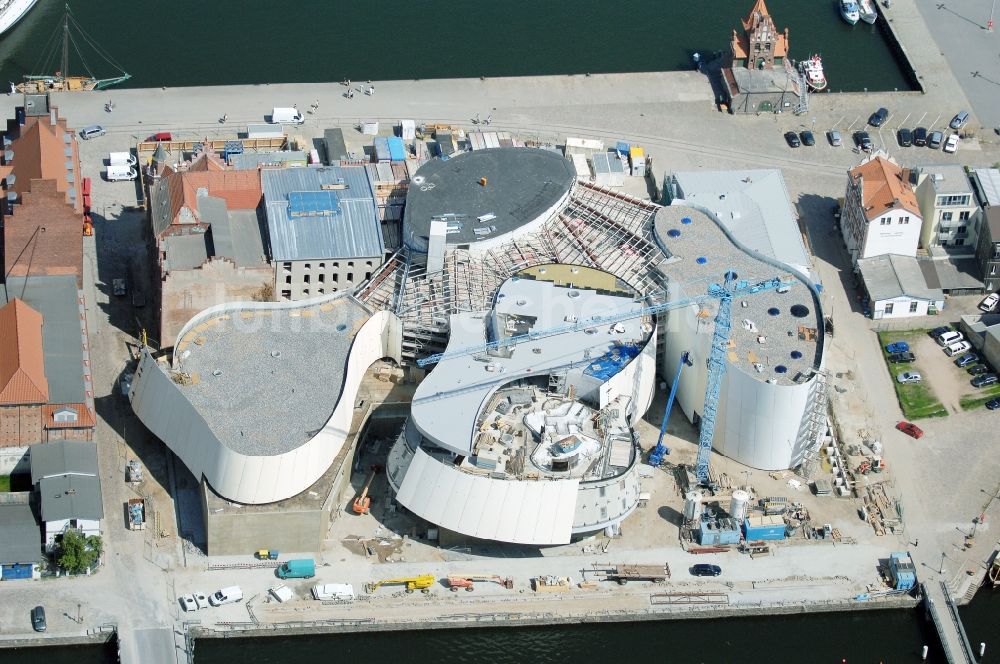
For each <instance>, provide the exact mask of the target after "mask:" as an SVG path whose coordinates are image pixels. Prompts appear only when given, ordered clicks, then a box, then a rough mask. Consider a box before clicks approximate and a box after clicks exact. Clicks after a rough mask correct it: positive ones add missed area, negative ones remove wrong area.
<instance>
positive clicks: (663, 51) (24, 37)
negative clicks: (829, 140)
mask: <svg viewBox="0 0 1000 664" xmlns="http://www.w3.org/2000/svg"><path fill="white" fill-rule="evenodd" d="M63 4H64V0H39V3H38V5H37V6H36V7H35V9H33V10H32V12H31V13H30V14H29V15H28V16H27V18H25V19H24V20H23V21H22V22H21V23H20V24H19V25H18V26H17V27H16V28H15V29H14V30H12V31H10V32H8V33H7V34H5V35H3V36H2V37H0V81H7V80H10V81H17V80H19V79H20V77H21V75H22V74H24V73H27V72H28V71H29V70H33V69H35V65H36V64H38V63H39V58H40V56H41V53H42V52H43V50H44V49H43V46H44V45H45V43H46V42H47V41H48V39H49V37H50V35H51V34H52V33H53V31H54V30H55V29H56V28H57V26H58V25H60V24H61V17H62V6H63ZM70 4H71V7H72V8H73V11H74V15H75V16H76V17H77V20H78V21H79V23H80V24H81V25H82V26H83V28H84V29H85V30H86V31H87V33H88V34H89V35H90V36H91V37H93V38H94V40H95V41H96V42H97V43H99V44H100V45H101V46H102V47H103V48H104V49H105V50H106V51H107V52H108V53H109V54H110V55H111V56H112V58H113V59H114V60H115V61H117V62H118V63H120V64H121V65H122V66H123V67H124V68H125V69H126V70H127V71H128V72H129V73H131V74H132V75H133V79H132V80H131V81H129V82H128V84H127V85H128V86H129V87H159V86H171V87H173V86H184V85H218V84H227V83H231V84H235V83H282V82H303V81H341V80H343V79H344V78H351V79H353V80H365V79H372V80H391V79H413V78H449V77H469V76H523V75H534V74H582V73H587V72H590V73H602V72H630V71H663V70H677V69H688V68H691V54H692V53H694V52H695V51H699V52H702V53H712V52H715V51H726V52H728V49H729V38H730V34H731V31H732V30H733V29H734V28H739V27H740V23H739V21H740V19H741V18H742V17H743V16H745V15H746V14H747V12H748V11H749V10H750V7H751V6H752V4H753V3H752V1H751V0H711V2H701V3H698V2H680V1H679V0H617V1H616V2H609V1H608V0H574V1H572V2H568V1H565V0H563V1H561V2H560V1H557V0H548V1H541V2H540V1H538V0H504V1H503V2H483V3H478V2H477V3H472V2H468V0H421V1H420V2H412V1H404V0H381V1H373V0H337V1H336V2H331V1H329V0H296V1H295V2H289V3H273V2H272V3H265V2H262V1H260V0H171V1H170V2H156V1H152V2H151V1H146V2H133V1H127V0H87V1H86V2H84V0H70ZM768 8H769V10H770V12H771V14H772V16H774V18H775V22H776V24H777V26H778V29H779V30H780V29H783V28H785V27H788V28H789V30H790V45H791V48H790V52H791V55H792V57H793V58H795V59H803V58H806V57H808V56H809V55H811V54H812V53H820V54H822V56H823V61H824V63H825V67H826V74H827V79H828V80H829V81H830V89H831V91H837V90H845V91H847V90H852V91H857V90H861V89H863V88H868V89H869V90H892V89H894V88H899V89H906V88H907V87H908V83H907V81H906V79H905V77H904V76H903V73H902V70H901V69H900V65H899V63H897V61H896V59H895V58H894V57H893V55H892V52H891V51H890V49H889V46H888V44H887V42H886V39H885V37H884V36H883V35H882V34H881V32H880V31H879V30H878V29H876V28H875V27H873V26H869V25H867V24H862V23H859V24H858V25H856V26H853V27H852V26H849V25H847V24H846V23H844V21H843V20H841V18H840V15H839V13H838V10H837V5H836V3H835V0H769V2H768ZM881 20H883V19H880V21H881ZM81 50H82V51H83V53H84V55H85V56H86V57H85V59H86V61H87V62H88V63H89V64H90V66H91V68H92V70H93V73H94V74H95V75H97V76H106V75H110V73H111V71H110V70H108V69H107V68H102V67H100V66H99V64H100V63H99V59H98V58H96V57H95V56H94V55H93V53H92V52H91V51H90V50H89V49H84V48H81ZM57 60H58V58H56V61H57ZM56 61H53V64H52V67H51V69H50V70H49V71H48V72H45V73H51V71H54V70H55V69H58V65H57V64H56ZM72 61H73V60H71V62H72ZM77 62H78V61H77ZM70 70H71V72H73V73H78V70H79V67H78V66H72V65H71V67H70ZM36 71H37V70H36ZM38 73H42V72H38ZM0 85H2V83H0Z"/></svg>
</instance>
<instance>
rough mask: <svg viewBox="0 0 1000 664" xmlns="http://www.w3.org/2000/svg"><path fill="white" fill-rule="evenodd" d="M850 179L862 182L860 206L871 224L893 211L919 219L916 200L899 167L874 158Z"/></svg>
mask: <svg viewBox="0 0 1000 664" xmlns="http://www.w3.org/2000/svg"><path fill="white" fill-rule="evenodd" d="M850 175H851V178H852V179H854V180H857V179H858V178H861V206H862V208H863V210H862V211H863V212H864V214H865V218H866V219H868V221H872V220H873V219H877V218H878V217H881V216H882V215H883V214H885V212H886V211H887V210H890V209H893V208H902V209H904V210H907V211H909V212H912V213H913V214H914V215H916V216H917V218H920V206H918V205H917V196H916V194H914V193H913V187H911V186H910V183H909V182H908V181H907V180H906V177H905V174H904V169H902V168H901V167H900V166H899V164H897V163H895V162H893V161H891V160H889V159H885V158H884V157H875V158H873V159H870V160H868V161H866V162H865V163H863V164H861V165H860V166H856V167H855V168H852V169H851V171H850Z"/></svg>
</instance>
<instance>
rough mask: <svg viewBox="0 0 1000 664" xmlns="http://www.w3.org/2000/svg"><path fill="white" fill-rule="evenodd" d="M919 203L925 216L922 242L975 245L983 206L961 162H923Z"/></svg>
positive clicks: (917, 190) (926, 243)
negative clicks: (937, 163)
mask: <svg viewBox="0 0 1000 664" xmlns="http://www.w3.org/2000/svg"><path fill="white" fill-rule="evenodd" d="M916 194H917V203H918V204H919V205H920V212H921V215H922V216H923V218H924V220H923V224H922V227H921V231H920V246H921V247H924V248H929V247H933V246H942V247H962V246H965V247H969V248H970V251H972V250H973V248H974V247H975V246H976V238H977V237H978V229H979V219H980V216H981V215H980V208H979V202H978V201H977V200H976V196H975V194H974V193H973V191H972V185H971V184H970V183H969V176H968V175H967V174H966V173H965V169H964V168H962V167H961V166H957V165H954V164H948V165H944V166H924V167H922V168H921V169H920V170H919V171H918V173H917V189H916Z"/></svg>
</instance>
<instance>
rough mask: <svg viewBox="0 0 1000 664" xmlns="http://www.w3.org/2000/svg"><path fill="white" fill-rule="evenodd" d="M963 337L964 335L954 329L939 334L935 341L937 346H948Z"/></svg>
mask: <svg viewBox="0 0 1000 664" xmlns="http://www.w3.org/2000/svg"><path fill="white" fill-rule="evenodd" d="M964 338H965V335H963V334H962V333H961V332H956V331H955V330H948V331H947V332H945V333H944V334H942V335H940V336H939V337H938V338H937V342H938V345H939V346H950V345H951V344H953V343H955V342H956V341H961V340H962V339H964Z"/></svg>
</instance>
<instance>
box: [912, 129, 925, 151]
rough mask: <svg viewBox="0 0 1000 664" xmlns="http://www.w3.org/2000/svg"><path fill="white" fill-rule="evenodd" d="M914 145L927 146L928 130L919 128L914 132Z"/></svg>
mask: <svg viewBox="0 0 1000 664" xmlns="http://www.w3.org/2000/svg"><path fill="white" fill-rule="evenodd" d="M913 144H914V145H917V146H920V147H924V146H925V145H927V130H926V129H925V128H923V127H917V128H916V129H914V130H913Z"/></svg>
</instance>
